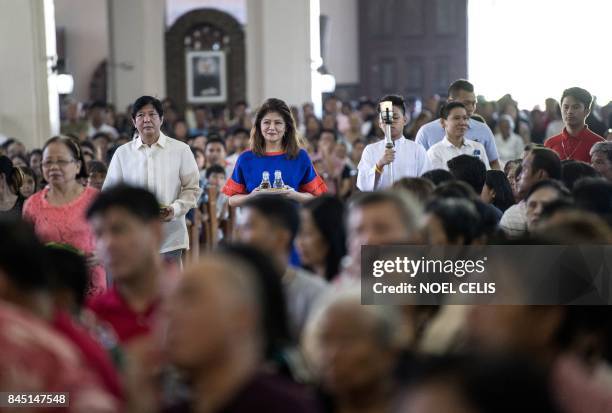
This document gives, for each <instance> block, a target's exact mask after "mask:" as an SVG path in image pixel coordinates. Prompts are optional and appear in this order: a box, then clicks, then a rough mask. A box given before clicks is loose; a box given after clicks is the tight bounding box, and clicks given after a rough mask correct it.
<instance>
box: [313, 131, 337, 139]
mask: <svg viewBox="0 0 612 413" xmlns="http://www.w3.org/2000/svg"><path fill="white" fill-rule="evenodd" d="M324 133H331V134H332V135H333V137H334V141H337V140H338V133H337V132H336V130H335V129H321V132H319V136H317V140H319V139H321V136H323V134H324Z"/></svg>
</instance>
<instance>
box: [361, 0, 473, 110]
mask: <svg viewBox="0 0 612 413" xmlns="http://www.w3.org/2000/svg"><path fill="white" fill-rule="evenodd" d="M359 34H360V35H359V36H360V38H359V44H360V50H359V52H360V78H361V82H360V83H361V88H362V90H361V94H363V95H366V96H370V97H372V98H374V99H377V98H379V97H380V96H382V95H384V94H388V93H398V94H401V95H404V96H419V97H423V98H425V97H428V96H431V95H433V94H439V95H443V96H445V95H446V93H447V89H448V86H449V84H450V83H451V82H452V81H453V80H455V79H459V78H465V77H467V0H376V1H372V0H359Z"/></svg>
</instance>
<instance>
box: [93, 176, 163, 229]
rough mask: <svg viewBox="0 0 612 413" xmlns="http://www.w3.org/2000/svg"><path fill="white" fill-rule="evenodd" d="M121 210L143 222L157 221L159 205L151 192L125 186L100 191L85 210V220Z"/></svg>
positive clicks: (120, 185)
mask: <svg viewBox="0 0 612 413" xmlns="http://www.w3.org/2000/svg"><path fill="white" fill-rule="evenodd" d="M111 208H122V209H125V210H126V211H127V212H129V213H130V214H131V215H133V216H135V217H136V218H138V219H140V220H141V221H143V222H150V221H156V220H159V208H160V206H159V203H158V202H157V199H156V198H155V195H153V194H152V193H151V192H149V191H147V190H146V189H143V188H138V187H134V186H129V185H125V184H119V185H116V186H114V187H112V188H110V189H108V190H106V191H102V192H101V193H100V195H98V197H97V198H96V199H95V200H94V202H93V203H92V204H91V206H90V207H89V208H88V209H87V219H92V218H93V217H94V216H96V215H101V214H104V213H106V212H107V211H108V210H109V209H111Z"/></svg>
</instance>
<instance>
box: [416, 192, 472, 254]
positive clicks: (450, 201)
mask: <svg viewBox="0 0 612 413" xmlns="http://www.w3.org/2000/svg"><path fill="white" fill-rule="evenodd" d="M425 210H426V212H427V213H428V214H432V215H435V216H436V217H437V218H438V219H439V220H440V222H441V223H442V227H443V228H444V232H445V233H446V238H447V240H448V241H449V242H451V243H456V242H459V241H461V244H462V245H469V244H471V243H472V242H473V241H474V239H475V238H476V237H477V236H478V235H480V234H481V233H482V223H481V218H480V215H479V214H478V210H477V209H476V206H475V205H474V203H473V202H470V201H469V200H467V199H461V198H442V199H436V200H433V201H432V202H430V203H429V204H428V205H427V207H426V208H425Z"/></svg>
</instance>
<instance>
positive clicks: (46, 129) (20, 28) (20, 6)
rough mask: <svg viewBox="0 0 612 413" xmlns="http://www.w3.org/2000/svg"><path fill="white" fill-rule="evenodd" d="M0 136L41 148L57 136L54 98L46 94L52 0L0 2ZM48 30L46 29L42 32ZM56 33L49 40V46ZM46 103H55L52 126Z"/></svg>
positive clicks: (27, 145) (51, 52)
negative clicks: (48, 37) (48, 36)
mask: <svg viewBox="0 0 612 413" xmlns="http://www.w3.org/2000/svg"><path fill="white" fill-rule="evenodd" d="M0 10H2V12H1V13H0V56H2V58H1V59H0V133H1V134H3V135H6V136H11V137H15V138H17V139H19V140H20V141H22V142H23V143H24V144H25V145H26V147H27V148H28V149H29V150H30V149H34V148H40V147H41V146H42V145H43V143H44V142H45V141H46V140H47V139H49V138H50V137H51V134H52V133H54V132H55V133H56V132H57V127H58V126H59V125H58V122H59V118H58V113H57V94H55V95H52V94H50V93H49V81H50V80H52V78H51V77H50V66H51V60H49V59H47V56H51V57H52V56H54V55H55V50H47V47H48V45H47V36H46V35H45V31H46V25H47V26H48V25H53V16H49V15H47V16H46V17H47V19H45V13H47V14H48V13H49V12H51V13H53V2H52V0H45V1H40V0H19V1H15V0H0ZM47 31H49V30H47ZM54 37H55V35H54V34H53V39H48V40H49V46H50V47H51V46H52V47H53V48H54V44H55V39H54ZM50 99H54V102H53V103H54V105H55V107H52V108H51V110H52V112H53V117H54V118H53V128H52V122H51V115H50V113H51V111H50V105H49V102H50Z"/></svg>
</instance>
